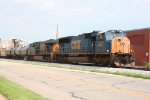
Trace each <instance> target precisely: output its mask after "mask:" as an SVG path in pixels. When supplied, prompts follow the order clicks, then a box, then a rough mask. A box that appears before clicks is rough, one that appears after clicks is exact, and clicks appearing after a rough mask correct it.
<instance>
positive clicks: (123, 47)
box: [111, 37, 130, 53]
mask: <svg viewBox="0 0 150 100" xmlns="http://www.w3.org/2000/svg"><path fill="white" fill-rule="evenodd" d="M111 51H112V53H130V41H129V39H128V38H125V37H119V38H114V39H112V45H111Z"/></svg>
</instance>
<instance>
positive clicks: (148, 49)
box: [126, 28, 150, 66]
mask: <svg viewBox="0 0 150 100" xmlns="http://www.w3.org/2000/svg"><path fill="white" fill-rule="evenodd" d="M126 34H127V37H128V38H129V39H130V41H131V45H132V48H133V50H134V52H135V60H136V61H135V65H137V66H143V65H144V63H145V62H149V63H150V54H149V53H150V28H143V29H135V30H128V31H126Z"/></svg>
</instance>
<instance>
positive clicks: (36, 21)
mask: <svg viewBox="0 0 150 100" xmlns="http://www.w3.org/2000/svg"><path fill="white" fill-rule="evenodd" d="M57 24H58V27H59V37H65V36H75V35H78V34H82V33H88V32H92V31H93V30H110V29H121V30H132V29H140V28H147V27H150V0H0V38H2V40H5V39H7V38H8V37H11V36H14V37H17V38H20V39H24V40H28V41H32V42H34V41H43V40H48V39H55V38H56V26H57Z"/></svg>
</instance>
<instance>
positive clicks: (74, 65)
mask: <svg viewBox="0 0 150 100" xmlns="http://www.w3.org/2000/svg"><path fill="white" fill-rule="evenodd" d="M0 60H8V61H9V60H10V61H21V62H29V63H30V62H31V63H33V62H35V63H39V64H56V65H57V64H58V65H59V64H60V65H66V64H67V65H68V66H70V65H71V66H73V67H77V68H78V67H79V66H80V67H81V68H86V67H88V68H90V67H91V68H95V69H98V68H113V69H115V68H117V69H132V70H142V71H150V69H146V68H144V67H143V66H133V67H132V66H130V67H128V66H125V67H114V66H109V65H108V66H101V65H94V64H93V63H51V62H44V61H26V60H20V59H5V58H0Z"/></svg>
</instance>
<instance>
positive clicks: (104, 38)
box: [56, 30, 135, 66]
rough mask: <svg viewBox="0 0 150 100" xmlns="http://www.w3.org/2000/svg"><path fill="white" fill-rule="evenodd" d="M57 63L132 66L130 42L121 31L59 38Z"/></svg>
mask: <svg viewBox="0 0 150 100" xmlns="http://www.w3.org/2000/svg"><path fill="white" fill-rule="evenodd" d="M58 44H59V52H58V53H57V54H56V56H57V61H58V62H76V63H78V62H83V63H95V64H101V65H103V66H106V65H108V64H109V65H115V66H134V64H135V60H134V54H133V50H132V49H131V45H130V40H129V39H128V38H127V37H126V34H125V32H123V31H121V30H109V31H93V32H91V33H84V34H81V35H78V36H69V37H63V38H59V43H58Z"/></svg>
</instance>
